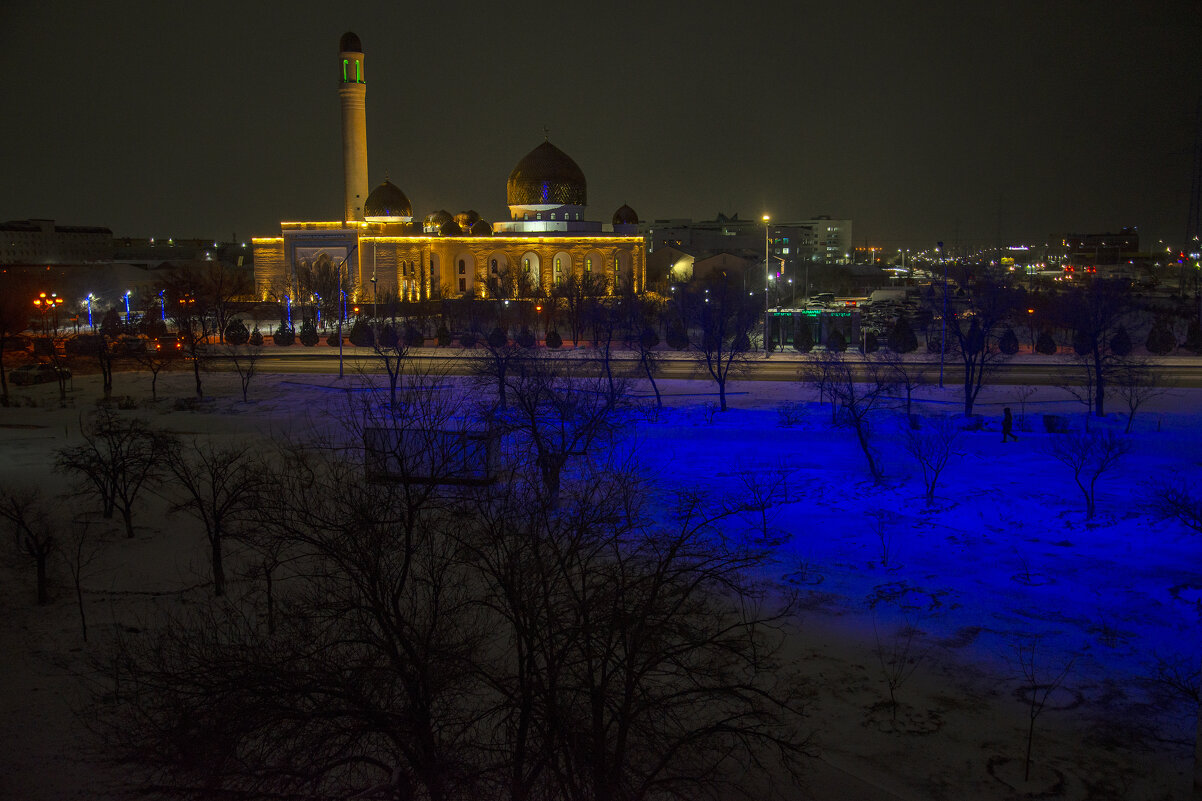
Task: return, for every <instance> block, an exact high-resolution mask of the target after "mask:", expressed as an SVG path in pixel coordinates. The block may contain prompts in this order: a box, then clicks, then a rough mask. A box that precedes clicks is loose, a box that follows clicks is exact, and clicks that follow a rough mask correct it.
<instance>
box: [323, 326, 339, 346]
mask: <svg viewBox="0 0 1202 801" xmlns="http://www.w3.org/2000/svg"><path fill="white" fill-rule="evenodd" d="M341 341H342V337H340V336H338V329H337V328H335V329H334V330H333V331H331V332H330V335H329V336H328V337H326V344H327V345H329V346H330V347H331V348H336V347H338V343H339V342H341Z"/></svg>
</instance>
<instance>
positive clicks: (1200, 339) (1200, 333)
mask: <svg viewBox="0 0 1202 801" xmlns="http://www.w3.org/2000/svg"><path fill="white" fill-rule="evenodd" d="M1181 344H1182V347H1185V348H1188V349H1189V350H1192V351H1193V352H1194V353H1202V326H1200V325H1198V321H1197V320H1191V321H1190V324H1189V329H1188V330H1187V331H1186V333H1185V342H1183V343H1181Z"/></svg>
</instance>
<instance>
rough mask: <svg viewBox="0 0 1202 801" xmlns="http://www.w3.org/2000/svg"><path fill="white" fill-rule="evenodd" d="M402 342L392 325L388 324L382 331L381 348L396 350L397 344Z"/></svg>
mask: <svg viewBox="0 0 1202 801" xmlns="http://www.w3.org/2000/svg"><path fill="white" fill-rule="evenodd" d="M400 341H401V340H400V338H399V337H398V336H397V333H396V329H395V328H394V327H393V326H392V323H386V324H385V325H384V327H383V328H381V329H380V342H379V345H380V347H381V348H386V349H387V348H395V347H396V346H397V343H398V342H400Z"/></svg>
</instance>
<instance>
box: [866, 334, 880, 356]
mask: <svg viewBox="0 0 1202 801" xmlns="http://www.w3.org/2000/svg"><path fill="white" fill-rule="evenodd" d="M879 347H880V343H878V342H877V341H876V332H875V331H869V332H868V333H867V334H865V335H864V352H865V353H876V351H877V349H878V348H879Z"/></svg>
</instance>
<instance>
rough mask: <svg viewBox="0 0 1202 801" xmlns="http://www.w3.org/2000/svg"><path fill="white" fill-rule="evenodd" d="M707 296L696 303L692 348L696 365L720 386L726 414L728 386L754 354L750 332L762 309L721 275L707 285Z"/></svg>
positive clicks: (720, 401) (722, 405) (738, 287)
mask: <svg viewBox="0 0 1202 801" xmlns="http://www.w3.org/2000/svg"><path fill="white" fill-rule="evenodd" d="M706 289H707V291H706V297H705V298H704V299H700V300H699V302H696V303H694V309H693V317H694V321H695V324H696V330H697V333H698V336H697V337H696V338H695V339H694V340H693V342H692V345H693V348H694V354H695V358H696V361H697V363H698V364H699V365H700V366H702V367H704V368H705V370H706V372H707V373H709V375H710V378H712V379H713V380H714V383H716V384H717V385H718V399H719V408H720V409H721V411H724V412H725V411H726V383H727V381H728V380H730V379H731V378H733V377H737V376H739V375H741V374H743V373H744V372H746V370H747V368H748V366H749V363H750V361H751V358H752V355H753V354H754V351H753V350H752V347H751V332H752V330H753V329H754V328H755V325H756V320H757V316H758V313H759V307H758V306H756V305H755V304H754V303H750V302H748V298H747V295H746V294H745V293H744V292H743V291H742V289H741V288H740V286H739V285H736V282H735V279H734V277H733V276H726V275H720V276H715V277H714V279H713V280H712V281H710V282H708V286H707V287H706Z"/></svg>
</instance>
